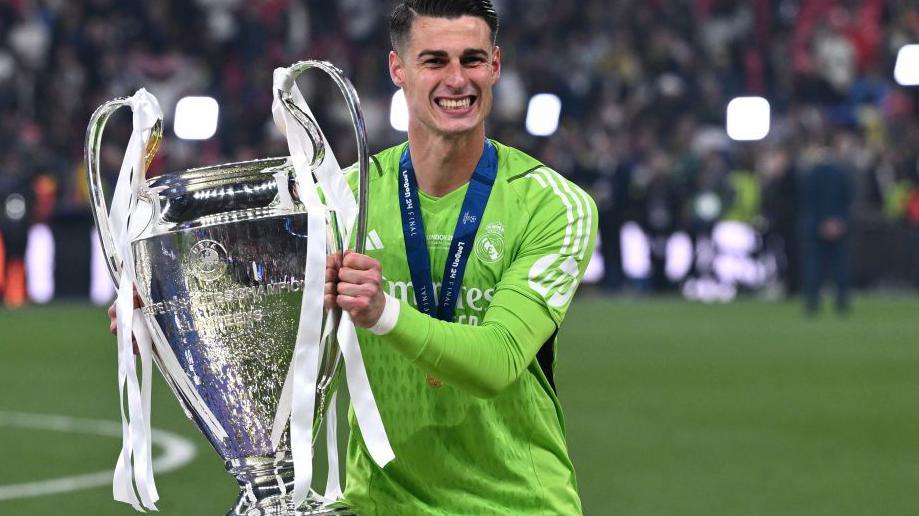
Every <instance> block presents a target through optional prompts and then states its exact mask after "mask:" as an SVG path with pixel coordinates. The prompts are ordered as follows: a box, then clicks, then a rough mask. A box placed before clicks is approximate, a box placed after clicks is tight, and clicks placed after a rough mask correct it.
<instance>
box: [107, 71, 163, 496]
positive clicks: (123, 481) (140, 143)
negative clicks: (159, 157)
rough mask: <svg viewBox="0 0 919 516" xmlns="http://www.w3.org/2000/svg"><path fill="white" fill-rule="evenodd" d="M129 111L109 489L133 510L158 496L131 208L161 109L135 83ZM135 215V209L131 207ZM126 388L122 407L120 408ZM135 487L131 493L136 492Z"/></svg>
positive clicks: (120, 185)
mask: <svg viewBox="0 0 919 516" xmlns="http://www.w3.org/2000/svg"><path fill="white" fill-rule="evenodd" d="M128 105H129V106H130V107H131V111H132V112H133V130H132V132H131V139H130V140H129V142H128V147H127V149H126V151H125V156H124V160H123V161H122V164H121V170H120V172H119V175H118V182H117V184H116V186H115V195H114V199H113V201H112V210H111V214H110V216H109V224H110V227H111V228H112V232H113V234H114V237H115V242H116V245H117V246H118V249H119V251H120V252H121V257H122V267H121V277H120V278H119V283H118V297H117V299H116V301H115V312H116V325H117V328H118V331H117V333H118V394H119V398H120V400H121V401H120V405H121V427H122V448H121V453H120V455H119V459H118V462H117V464H116V466H115V475H114V479H113V486H112V494H113V496H114V498H115V500H118V501H120V502H125V503H129V504H131V505H132V506H133V507H134V508H135V509H136V510H138V511H141V512H143V511H144V510H154V511H155V510H156V505H155V502H156V501H157V500H158V499H159V494H158V493H157V491H156V484H155V482H154V480H153V467H152V461H151V453H152V451H151V442H150V384H151V376H152V369H151V356H152V355H151V353H152V342H151V339H150V334H149V332H148V331H147V329H146V327H145V326H144V323H143V322H142V321H143V317H141V316H140V314H139V312H137V311H135V310H134V278H135V273H134V256H133V252H132V250H131V240H132V238H134V237H136V236H137V235H136V233H137V232H138V231H139V230H140V229H142V228H143V225H145V221H143V220H142V217H134V218H132V217H131V214H132V213H134V212H136V211H137V210H136V207H137V197H136V195H135V191H136V188H135V185H139V184H142V182H143V180H144V172H145V162H144V161H145V160H144V157H145V153H146V149H147V142H148V140H149V139H150V136H151V134H152V129H153V127H154V125H155V124H156V123H157V121H158V120H160V119H162V117H163V114H162V110H161V109H160V106H159V103H158V102H157V100H156V98H155V97H153V96H152V95H150V94H149V93H148V92H147V91H146V90H144V89H140V90H138V91H137V93H136V94H135V95H134V96H133V97H131V98H130V99H129V100H128ZM136 214H137V215H140V213H136ZM132 341H133V342H135V343H136V345H137V349H138V352H139V354H140V359H141V360H140V362H141V378H142V382H143V383H142V384H141V383H139V382H138V375H137V368H136V362H135V356H134V352H133V344H132ZM125 393H127V409H128V410H127V413H126V412H125ZM135 487H136V493H135Z"/></svg>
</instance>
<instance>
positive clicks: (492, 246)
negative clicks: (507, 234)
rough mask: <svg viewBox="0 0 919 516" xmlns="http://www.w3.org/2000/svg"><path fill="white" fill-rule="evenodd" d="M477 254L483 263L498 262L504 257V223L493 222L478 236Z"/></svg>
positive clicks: (476, 243)
mask: <svg viewBox="0 0 919 516" xmlns="http://www.w3.org/2000/svg"><path fill="white" fill-rule="evenodd" d="M475 255H476V257H477V258H478V259H479V261H481V262H483V263H497V262H498V261H500V260H501V258H503V257H504V224H501V223H500V222H492V223H491V224H489V225H488V226H486V227H485V231H483V232H482V234H481V235H479V236H478V238H476V241H475Z"/></svg>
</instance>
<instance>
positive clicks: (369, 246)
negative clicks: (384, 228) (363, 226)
mask: <svg viewBox="0 0 919 516" xmlns="http://www.w3.org/2000/svg"><path fill="white" fill-rule="evenodd" d="M364 249H365V250H367V251H379V250H380V249H383V241H382V240H380V235H379V234H377V230H375V229H371V230H370V232H369V233H367V240H366V241H365V242H364Z"/></svg>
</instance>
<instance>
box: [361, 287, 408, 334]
mask: <svg viewBox="0 0 919 516" xmlns="http://www.w3.org/2000/svg"><path fill="white" fill-rule="evenodd" d="M383 297H385V298H386V303H385V304H384V305H383V313H382V314H380V318H379V319H377V322H376V323H375V324H374V325H373V326H371V327H370V328H368V329H369V330H370V331H371V333H373V334H375V335H386V334H387V333H389V332H391V331H392V329H393V328H395V327H396V323H397V322H399V309H400V308H401V305H400V303H399V300H398V299H396V298H394V297H392V296H390V295H389V294H383Z"/></svg>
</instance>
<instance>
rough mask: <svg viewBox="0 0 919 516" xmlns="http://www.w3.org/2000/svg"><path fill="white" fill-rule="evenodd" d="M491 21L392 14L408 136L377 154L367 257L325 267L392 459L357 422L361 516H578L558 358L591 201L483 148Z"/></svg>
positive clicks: (417, 0)
mask: <svg viewBox="0 0 919 516" xmlns="http://www.w3.org/2000/svg"><path fill="white" fill-rule="evenodd" d="M497 25H498V23H497V15H496V13H495V10H494V8H493V7H492V4H491V2H490V1H489V0H464V1H437V0H414V1H412V0H409V1H405V2H403V3H400V4H399V5H398V6H397V7H396V8H395V9H394V11H393V13H392V16H391V19H390V30H391V38H392V45H393V51H391V52H390V54H389V71H390V75H391V77H392V80H393V82H394V83H395V84H396V86H399V87H401V88H402V89H403V90H404V92H405V96H406V101H407V104H408V110H409V129H408V142H407V144H402V145H399V146H396V147H393V148H390V149H387V150H385V151H383V152H381V153H379V154H377V155H376V156H375V157H374V160H373V163H374V166H373V167H371V168H372V174H371V182H370V191H371V194H370V197H371V199H372V202H371V212H370V214H369V228H370V230H371V231H370V238H369V239H368V240H369V241H370V245H368V246H367V249H368V251H366V255H360V254H356V253H346V254H345V256H344V259H343V260H342V262H341V264H340V269H339V270H338V273H337V279H338V282H337V285H335V282H334V279H335V277H336V275H335V272H334V270H330V271H329V277H328V278H329V280H330V281H329V283H328V285H327V299H326V301H327V302H333V301H334V302H337V303H338V305H339V306H341V308H342V309H344V310H346V311H348V312H349V313H350V314H351V317H352V319H353V320H354V322H355V324H356V325H357V326H359V327H362V328H366V329H367V330H363V329H361V330H359V333H358V335H359V339H360V342H361V349H362V353H363V354H364V359H365V364H366V367H367V370H368V375H369V378H370V381H371V384H372V387H373V389H374V394H375V398H376V400H377V403H378V404H379V408H380V411H381V414H382V417H383V422H384V425H385V426H386V429H387V434H388V435H389V439H390V442H391V444H392V446H393V449H394V451H395V454H396V460H395V461H394V462H392V463H390V464H389V465H387V466H386V467H385V468H384V469H380V468H378V467H377V466H376V465H375V464H374V463H373V461H372V460H371V458H370V456H369V454H368V453H367V451H366V449H365V447H364V444H363V442H362V440H361V436H360V435H359V433H358V431H357V425H356V424H354V423H355V421H352V425H351V426H352V428H353V429H354V433H352V438H351V442H350V443H349V449H348V475H347V488H346V492H345V498H346V499H347V500H348V502H349V503H351V504H353V505H354V506H355V507H356V508H357V510H358V511H359V512H360V514H362V515H363V514H537V513H538V514H579V513H580V512H581V505H580V501H579V499H578V494H577V487H576V480H575V474H574V469H573V466H572V464H571V461H570V459H569V457H568V452H567V448H566V444H565V431H564V421H563V417H562V413H561V408H560V405H559V402H558V398H557V396H556V392H555V383H554V378H553V366H554V359H555V350H556V346H557V342H556V335H557V332H558V327H559V325H560V324H561V321H562V319H563V317H564V315H565V312H566V310H567V308H568V306H569V303H570V301H571V298H572V296H573V294H574V291H575V288H576V287H577V284H578V282H579V281H580V279H581V277H582V275H583V273H584V268H585V267H586V265H587V261H588V260H589V258H590V256H591V253H592V251H593V247H594V241H595V238H596V231H597V227H596V224H597V213H596V207H595V205H594V203H593V201H592V200H591V199H590V198H589V197H588V196H587V195H586V194H585V193H584V192H583V191H582V190H580V189H579V188H578V187H576V186H575V185H573V184H571V183H570V182H568V181H567V180H565V179H564V178H563V177H561V176H560V175H559V174H557V173H555V172H553V171H551V170H549V169H548V168H546V167H545V166H543V165H542V164H541V163H539V162H538V161H536V160H535V159H533V158H531V157H529V156H527V155H525V154H523V153H522V152H520V151H517V150H515V149H511V148H509V147H505V146H503V145H501V144H499V143H497V142H494V141H489V140H486V138H485V118H486V116H487V115H488V113H489V111H490V110H491V107H492V106H491V105H492V87H493V86H494V84H495V82H496V81H497V80H498V77H499V76H500V73H501V52H500V49H499V48H498V47H497V46H496V44H495V37H496V33H497ZM354 175H356V174H351V179H354V177H353V176H354ZM399 222H401V224H400V223H399ZM464 260H468V261H465V263H464ZM333 269H334V268H333Z"/></svg>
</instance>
